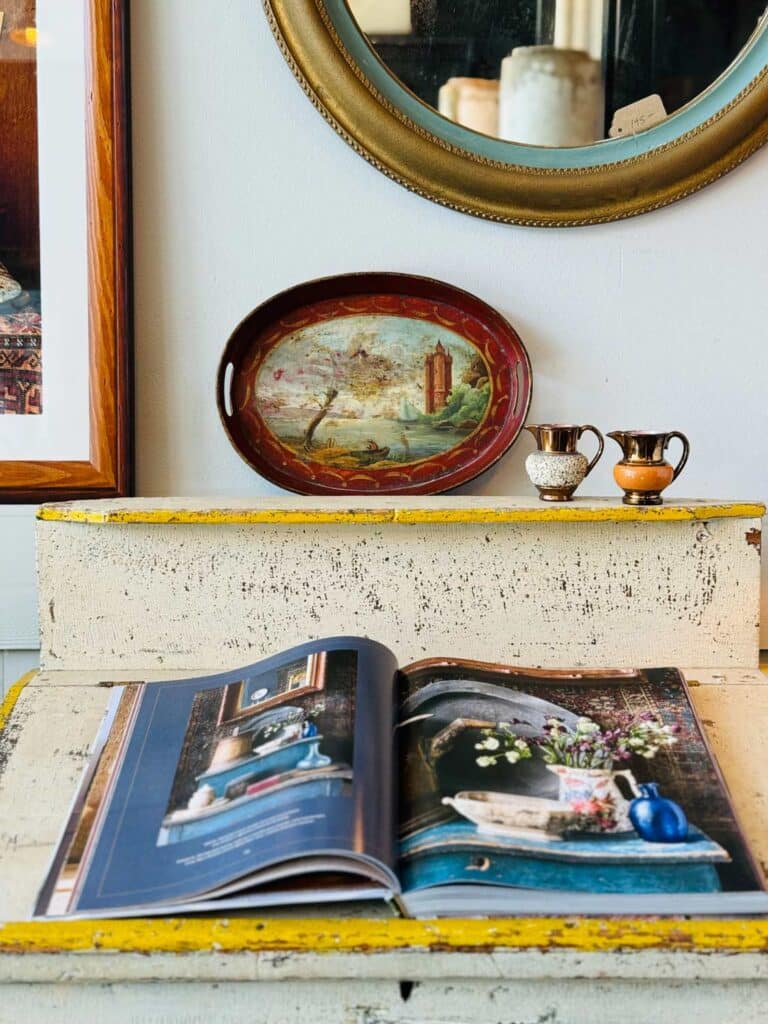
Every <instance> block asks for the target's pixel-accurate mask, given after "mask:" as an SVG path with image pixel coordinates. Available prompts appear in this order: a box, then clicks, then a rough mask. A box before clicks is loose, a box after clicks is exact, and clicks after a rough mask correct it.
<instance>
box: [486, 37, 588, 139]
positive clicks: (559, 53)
mask: <svg viewBox="0 0 768 1024" xmlns="http://www.w3.org/2000/svg"><path fill="white" fill-rule="evenodd" d="M603 109H604V96H603V79H602V74H601V66H600V64H599V63H598V62H597V61H594V60H592V59H591V57H589V55H588V54H587V53H584V52H583V51H581V50H565V49H559V48H557V47H555V46H518V47H516V48H515V49H514V50H513V51H512V54H511V56H509V57H505V58H504V60H503V61H502V62H501V90H500V93H499V135H500V137H501V138H502V139H509V140H510V141H512V142H523V143H526V144H528V145H530V146H586V145H589V144H590V143H591V142H595V141H597V140H598V139H601V138H602V137H603Z"/></svg>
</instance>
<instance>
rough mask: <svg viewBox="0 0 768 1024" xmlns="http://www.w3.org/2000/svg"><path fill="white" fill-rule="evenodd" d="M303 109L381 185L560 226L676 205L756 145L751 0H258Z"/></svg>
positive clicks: (757, 80)
mask: <svg viewBox="0 0 768 1024" xmlns="http://www.w3.org/2000/svg"><path fill="white" fill-rule="evenodd" d="M265 6H266V10H267V14H268V17H269V19H270V23H271V25H272V28H273V31H274V32H275V35H276V37H277V39H278V41H279V43H280V45H281V48H282V50H283V53H284V54H285V56H286V58H287V60H288V62H289V64H290V65H291V67H292V69H293V71H294V73H295V74H296V76H297V78H298V79H299V81H300V82H301V84H302V86H303V87H304V89H305V91H306V92H307V93H308V95H309V96H310V98H311V99H312V101H313V102H314V103H315V105H316V106H317V107H318V108H319V109H320V110H321V111H322V113H323V115H324V116H325V117H326V119H327V120H329V121H330V123H331V124H332V125H333V126H334V127H335V128H336V130H337V131H339V132H340V133H341V134H342V136H343V137H344V138H345V139H346V140H347V141H348V142H349V143H350V144H351V145H353V146H354V148H355V149H356V150H357V151H358V152H360V153H361V154H362V155H363V156H365V157H366V158H367V159H368V160H369V161H371V162H372V163H373V164H375V165H376V166H377V167H378V168H379V169H380V170H382V171H383V172H384V173H385V174H387V175H388V176H390V177H392V178H394V179H396V180H397V181H399V182H400V183H401V184H403V185H405V186H406V187H408V188H410V189H413V190H414V191H416V192H419V193H420V194H422V195H424V196H427V197H429V198H431V199H433V200H435V201H436V202H439V203H442V204H444V205H446V206H450V207H453V208H454V209H458V210H462V211H464V212H466V213H472V214H475V215H477V216H481V217H486V218H488V219H492V220H501V221H509V222H514V223H522V224H532V225H543V226H568V225H579V224H592V223H599V222H601V221H607V220H616V219H619V218H622V217H629V216H632V215H634V214H637V213H642V212H645V211H647V210H651V209H656V208H657V207H660V206H664V205H666V204H668V203H671V202H673V201H674V200H676V199H679V198H682V197H683V196H686V195H689V194H690V193H692V192H695V191H696V190H697V189H700V188H702V187H703V186H705V185H707V184H708V183H709V182H711V181H714V180H715V179H716V178H719V177H720V176H721V175H723V174H725V173H726V172H727V171H729V170H730V169H731V168H733V167H735V166H736V165H737V164H738V163H740V162H741V161H742V160H744V159H745V158H746V157H747V156H749V155H750V154H751V153H752V152H754V150H755V149H757V148H758V147H759V146H760V145H762V144H763V142H765V140H766V137H768V74H767V73H766V66H767V65H768V17H767V16H766V0H708V2H707V3H702V2H701V0H265Z"/></svg>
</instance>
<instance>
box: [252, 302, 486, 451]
mask: <svg viewBox="0 0 768 1024" xmlns="http://www.w3.org/2000/svg"><path fill="white" fill-rule="evenodd" d="M490 390H491V385H490V382H489V373H488V368H487V366H486V364H485V361H484V360H483V357H482V356H481V354H480V352H479V351H478V350H477V349H476V348H475V347H474V346H473V345H472V344H471V343H470V342H468V341H467V340H466V339H464V338H462V337H461V336H460V335H458V334H456V333H455V332H454V331H451V330H450V329H448V328H446V327H444V326H442V325H438V324H433V323H431V322H427V321H423V320H415V319H409V318H407V317H398V316H381V315H364V316H350V317H345V318H344V319H341V320H339V319H337V320H334V321H333V322H332V323H317V324H312V325H310V326H307V327H302V328H300V329H299V330H296V331H294V332H293V333H291V334H289V335H287V336H286V337H285V338H283V339H282V340H281V341H280V342H279V343H278V344H277V345H276V346H275V347H274V348H273V349H272V350H271V351H270V352H269V353H268V355H267V357H266V359H265V360H264V362H263V364H262V365H261V367H260V369H259V373H258V376H257V380H256V387H255V398H254V400H255V402H256V405H257V407H258V410H259V412H260V413H261V415H262V417H263V418H264V420H265V422H266V423H267V425H268V427H269V429H270V430H271V431H272V433H273V434H275V436H276V437H278V438H279V440H280V441H281V442H282V443H283V444H284V445H286V447H288V448H290V449H292V450H293V451H295V452H296V453H297V454H300V455H304V456H306V457H307V458H310V459H312V460H313V461H317V462H323V463H324V464H326V465H330V466H335V467H337V468H340V469H341V468H345V469H348V468H357V467H362V466H365V467H374V468H384V467H386V466H393V465H394V466H397V465H403V464H407V463H411V462H415V461H417V460H419V459H425V458H430V457H432V456H434V455H440V454H442V453H443V452H446V451H448V450H449V449H451V448H454V447H455V446H456V445H457V444H459V443H460V442H461V441H463V440H464V439H465V438H466V437H467V436H468V435H469V434H471V433H472V431H474V430H475V429H476V428H477V427H478V426H479V424H480V423H481V422H482V419H483V417H484V415H485V412H486V409H487V407H488V402H489V398H490Z"/></svg>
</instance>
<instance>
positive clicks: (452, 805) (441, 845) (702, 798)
mask: <svg viewBox="0 0 768 1024" xmlns="http://www.w3.org/2000/svg"><path fill="white" fill-rule="evenodd" d="M397 735H398V742H399V747H400V765H401V779H400V814H399V825H400V840H401V841H400V862H399V873H400V879H401V884H402V888H403V891H404V892H405V893H407V892H408V891H414V890H417V889H420V888H424V887H429V886H434V885H445V884H463V885H465V884H468V883H477V884H483V883H484V884H495V885H507V886H519V887H525V888H531V889H536V888H540V889H561V890H570V891H583V892H593V893H598V892H611V893H625V894H629V893H638V892H645V893H654V892H655V893H667V892H668V893H673V892H675V893H678V892H697V893H700V892H720V891H733V892H738V891H754V890H758V889H760V888H761V885H760V883H759V882H758V876H757V874H756V872H755V870H754V866H753V864H752V861H751V859H750V855H749V852H748V850H747V847H746V844H745V842H744V839H743V836H742V834H741V831H740V829H739V826H738V823H737V821H736V818H735V815H734V812H733V809H732V807H731V804H730V800H729V798H728V794H727V791H726V789H725V785H724V783H723V780H722V778H721V776H720V773H719V770H718V768H717V765H716V763H715V761H714V759H713V756H712V754H711V752H710V751H709V748H708V746H707V743H706V740H705V738H704V735H703V733H702V730H701V728H700V726H699V723H698V721H697V719H696V715H695V713H694V710H693V707H692V705H691V702H690V699H689V697H688V692H687V688H686V685H685V681H684V680H683V678H682V676H681V675H680V673H679V672H677V671H676V670H675V669H647V670H623V669H606V670H601V671H589V670H584V671H573V672H567V671H544V670H536V669H517V668H515V669H513V668H509V667H505V666H501V665H492V664H484V663H480V662H470V661H460V660H444V661H438V660H434V661H425V662H420V663H418V664H416V665H412V666H409V667H408V668H406V669H404V670H403V672H402V674H401V677H400V684H399V708H398V727H397ZM633 806H634V811H633ZM633 813H635V815H636V817H632V814H633ZM637 815H639V817H637ZM643 815H645V817H644V818H643ZM662 819H663V820H664V821H665V822H666V823H667V824H666V825H665V828H666V829H667V831H663V830H661V829H660V826H659V824H658V822H659V821H661V820H662ZM638 822H639V824H638ZM654 822H655V824H654ZM667 826H668V827H667ZM654 829H655V831H654Z"/></svg>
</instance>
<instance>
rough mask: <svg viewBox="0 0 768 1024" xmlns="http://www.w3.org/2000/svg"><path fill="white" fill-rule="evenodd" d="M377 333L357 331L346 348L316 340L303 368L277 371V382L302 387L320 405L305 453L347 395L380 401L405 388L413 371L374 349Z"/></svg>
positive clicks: (309, 428) (306, 439)
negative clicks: (384, 394) (386, 393)
mask: <svg viewBox="0 0 768 1024" xmlns="http://www.w3.org/2000/svg"><path fill="white" fill-rule="evenodd" d="M374 338H375V334H371V333H369V332H366V331H358V332H356V333H355V334H354V335H353V337H352V338H351V339H350V341H349V342H348V344H347V347H346V348H343V349H342V348H337V347H336V346H335V345H334V344H333V339H332V338H329V339H328V341H319V340H318V341H315V342H314V343H313V345H312V346H311V348H310V349H309V352H308V354H307V357H306V359H305V360H304V361H303V362H302V363H301V365H298V366H295V365H284V366H280V367H278V368H277V369H276V370H275V371H274V372H273V378H274V380H275V382H282V383H285V384H294V385H296V384H298V385H302V386H303V387H304V388H305V389H306V390H307V392H309V394H310V395H311V397H312V400H313V402H314V403H315V404H316V405H317V411H316V412H315V413H314V414H313V416H312V417H311V419H310V420H309V422H308V423H307V426H306V429H305V431H304V436H303V439H302V445H303V448H304V450H305V451H311V450H312V448H313V447H314V438H315V433H316V431H317V428H318V427H319V426H320V424H321V423H322V422H323V420H324V419H325V418H326V416H327V415H328V414H329V413H330V412H331V411H332V409H333V405H334V402H336V400H337V399H338V398H339V397H343V396H344V395H347V396H349V397H351V398H354V399H355V400H356V401H358V402H366V401H371V400H372V399H376V398H379V397H380V396H381V393H382V392H383V391H385V390H386V389H387V388H390V387H403V386H405V384H406V383H407V382H408V380H409V371H410V368H409V367H407V366H406V365H404V364H403V363H402V362H399V361H395V360H393V359H391V358H390V357H389V356H388V355H386V354H384V353H380V352H375V351H373V350H372V346H371V341H372V340H373V339H374Z"/></svg>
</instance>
